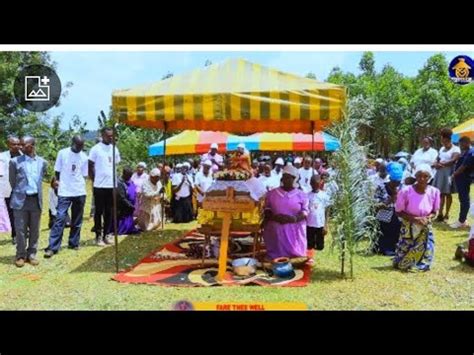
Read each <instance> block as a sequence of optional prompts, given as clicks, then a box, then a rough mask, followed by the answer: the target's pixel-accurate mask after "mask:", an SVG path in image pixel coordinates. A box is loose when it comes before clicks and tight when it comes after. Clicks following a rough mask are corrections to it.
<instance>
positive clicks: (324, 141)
mask: <svg viewBox="0 0 474 355" xmlns="http://www.w3.org/2000/svg"><path fill="white" fill-rule="evenodd" d="M212 143H217V144H218V146H219V148H218V151H219V152H221V153H223V152H225V151H232V150H236V149H237V145H238V144H239V143H245V147H246V148H247V149H248V150H250V151H256V150H258V151H311V150H312V149H313V145H312V140H311V135H310V134H302V133H255V134H252V135H250V136H237V135H232V134H229V133H225V132H212V131H183V132H181V133H180V134H177V135H175V136H173V137H171V138H168V139H167V140H166V154H167V155H177V154H203V153H206V152H208V151H209V149H210V147H211V144H212ZM338 148H339V142H338V140H337V139H336V138H334V137H333V136H331V135H329V134H327V133H324V132H316V133H315V134H314V150H316V151H334V150H336V149H338ZM148 153H149V155H150V156H157V155H163V153H164V142H163V141H161V142H159V143H155V144H153V145H151V146H150V147H149V148H148Z"/></svg>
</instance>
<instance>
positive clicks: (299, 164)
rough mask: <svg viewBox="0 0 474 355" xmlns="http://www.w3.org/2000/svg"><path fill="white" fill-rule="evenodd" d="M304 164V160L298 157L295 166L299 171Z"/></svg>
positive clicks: (294, 162)
mask: <svg viewBox="0 0 474 355" xmlns="http://www.w3.org/2000/svg"><path fill="white" fill-rule="evenodd" d="M302 163H303V159H301V157H296V158H295V160H294V161H293V166H294V167H295V168H296V169H298V170H299V169H301V164H302Z"/></svg>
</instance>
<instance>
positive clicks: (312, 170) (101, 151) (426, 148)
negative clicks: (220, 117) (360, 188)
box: [0, 128, 474, 271]
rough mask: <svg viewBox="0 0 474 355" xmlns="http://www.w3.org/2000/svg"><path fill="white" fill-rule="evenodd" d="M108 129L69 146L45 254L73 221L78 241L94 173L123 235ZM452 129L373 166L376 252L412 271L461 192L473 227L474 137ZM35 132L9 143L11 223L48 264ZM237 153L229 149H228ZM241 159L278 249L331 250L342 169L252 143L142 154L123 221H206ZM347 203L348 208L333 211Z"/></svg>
mask: <svg viewBox="0 0 474 355" xmlns="http://www.w3.org/2000/svg"><path fill="white" fill-rule="evenodd" d="M101 133H102V134H101V139H100V141H98V142H97V144H96V145H94V146H93V147H92V148H91V149H90V151H89V152H88V154H86V152H85V151H84V139H83V138H82V137H80V136H75V137H73V139H72V142H71V146H70V147H66V148H64V149H62V150H60V151H59V153H58V155H57V158H56V162H55V165H54V172H55V173H54V177H53V180H52V181H51V188H50V192H49V209H50V211H49V214H50V229H51V230H50V234H49V242H48V246H47V248H46V249H45V254H44V257H46V258H51V257H52V256H54V255H55V254H57V253H58V252H59V251H60V249H61V244H62V237H63V233H64V230H65V228H67V227H69V239H68V248H71V249H74V250H78V249H79V246H80V239H81V229H82V222H83V216H84V206H85V202H86V179H87V178H89V179H90V180H91V181H92V184H93V198H92V206H93V217H94V228H93V232H94V233H95V241H96V245H98V246H106V245H110V244H113V242H114V241H113V232H114V226H113V218H112V216H113V200H114V196H113V188H114V180H115V177H114V174H113V161H114V160H115V163H116V164H119V163H120V161H121V157H120V152H119V151H118V149H117V147H115V151H113V148H112V147H113V144H112V143H113V142H112V140H113V132H112V130H111V129H110V128H104V129H103V130H102V132H101ZM451 135H452V132H451V131H450V130H448V129H445V130H442V132H441V141H442V147H441V148H440V149H439V150H436V149H434V148H433V147H432V145H433V140H432V139H431V138H430V137H425V138H424V139H423V140H422V142H421V145H422V146H421V148H420V149H418V150H417V151H416V152H414V154H413V155H412V157H411V159H407V158H408V157H407V156H395V157H394V158H393V159H391V160H390V161H389V160H385V159H382V158H378V159H376V160H375V161H369V163H368V169H367V174H368V176H369V180H370V181H371V182H372V187H373V192H374V198H375V200H376V202H377V215H376V218H377V220H378V221H379V223H380V231H381V233H380V238H379V239H378V242H377V243H376V244H375V245H374V251H376V252H380V253H382V254H384V255H389V256H392V257H393V263H394V266H395V267H397V268H399V269H402V270H422V271H426V270H429V269H430V267H431V265H432V260H433V253H434V233H433V227H432V222H433V221H434V220H436V221H439V222H444V221H448V219H449V213H450V210H451V206H452V201H453V199H452V193H453V192H454V191H457V192H458V196H459V201H460V213H459V217H458V218H457V220H456V221H455V222H453V223H452V224H451V227H452V228H462V227H466V226H467V223H466V218H467V214H468V211H469V205H470V200H469V189H470V183H471V180H472V178H471V173H473V172H474V149H473V148H471V142H470V139H469V138H468V137H462V138H461V140H460V143H459V147H458V146H456V145H454V144H453V143H452V142H451ZM35 143H36V142H35V139H34V138H33V137H29V136H27V137H23V138H22V139H19V138H17V137H14V136H10V137H9V138H8V147H9V149H8V151H6V152H3V153H1V154H0V180H1V181H0V232H6V231H11V237H12V242H13V243H14V244H16V249H17V251H16V258H15V264H16V265H17V266H18V267H22V266H23V265H24V264H25V263H26V262H28V263H30V264H31V265H37V264H38V263H39V261H38V258H37V252H38V250H37V249H38V239H39V230H40V217H41V211H42V201H43V198H42V181H43V178H44V176H45V174H46V171H47V162H46V161H45V160H44V159H43V158H41V157H39V156H38V155H37V154H36V150H35ZM226 153H228V152H226ZM228 170H233V171H235V170H239V171H241V172H242V173H245V176H246V178H247V179H252V180H254V182H255V183H256V184H259V186H261V188H262V189H263V190H264V192H265V211H264V222H263V239H264V242H265V247H266V251H267V257H268V258H269V259H275V258H280V257H290V258H297V257H306V258H307V259H308V263H309V264H310V265H311V264H313V263H314V255H315V251H316V250H322V249H324V239H325V235H327V233H328V225H329V216H330V213H329V210H330V208H331V205H332V204H333V200H334V196H335V194H336V193H337V191H338V186H337V184H336V182H335V179H333V176H334V175H335V173H336V172H335V170H334V169H333V168H332V167H331V166H330V164H329V163H328V162H327V161H326V160H323V159H321V158H316V159H313V158H312V157H311V156H309V155H304V156H295V155H290V156H286V157H285V156H275V157H273V158H272V157H270V156H266V155H260V156H259V157H257V158H255V159H254V160H253V161H252V160H251V159H250V154H249V152H248V151H247V149H246V148H245V145H244V144H239V146H238V148H237V152H236V154H233V155H231V156H228V155H227V154H224V155H223V154H220V153H219V146H218V145H217V144H216V143H214V144H212V145H211V147H210V150H209V151H208V152H207V153H205V154H203V155H202V156H200V157H199V159H189V160H186V161H183V162H179V163H177V164H174V163H167V164H163V163H158V164H157V165H156V167H151V168H150V169H148V167H147V164H146V163H144V162H140V163H138V164H137V166H136V167H135V168H134V169H132V168H130V167H124V168H123V169H122V171H121V176H119V177H117V179H116V187H117V195H116V198H117V230H118V234H119V235H129V234H137V233H140V232H141V231H152V230H156V229H159V228H160V227H161V226H162V225H163V223H164V222H165V220H166V221H167V222H172V223H187V222H190V221H192V220H194V219H195V218H196V216H197V213H198V210H199V208H200V207H201V206H202V202H203V199H204V197H205V194H206V192H207V191H208V189H209V188H210V186H211V185H212V184H213V182H214V181H215V179H216V177H218V176H219V174H223V173H227V171H228ZM333 213H337V211H333ZM472 239H474V231H473V232H472V233H471V241H472ZM472 248H474V243H472V242H470V243H469V247H468V248H467V249H462V248H460V249H458V250H457V251H456V257H457V258H461V259H463V258H464V259H466V261H468V262H472V261H473V259H472V255H473V253H474V251H473V250H472Z"/></svg>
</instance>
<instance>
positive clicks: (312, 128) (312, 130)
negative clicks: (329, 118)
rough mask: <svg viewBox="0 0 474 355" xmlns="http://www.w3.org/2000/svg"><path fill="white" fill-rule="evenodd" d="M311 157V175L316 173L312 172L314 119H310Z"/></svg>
mask: <svg viewBox="0 0 474 355" xmlns="http://www.w3.org/2000/svg"><path fill="white" fill-rule="evenodd" d="M311 158H312V159H313V163H312V164H313V166H312V167H311V169H312V170H313V175H316V174H315V173H314V121H311Z"/></svg>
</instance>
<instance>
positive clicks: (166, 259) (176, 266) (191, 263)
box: [113, 230, 311, 287]
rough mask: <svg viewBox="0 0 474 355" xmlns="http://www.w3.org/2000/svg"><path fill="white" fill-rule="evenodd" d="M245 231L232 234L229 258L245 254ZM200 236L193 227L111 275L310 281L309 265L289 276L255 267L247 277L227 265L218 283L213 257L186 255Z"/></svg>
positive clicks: (163, 281)
mask: <svg viewBox="0 0 474 355" xmlns="http://www.w3.org/2000/svg"><path fill="white" fill-rule="evenodd" d="M247 236H248V235H246V234H242V233H240V234H235V235H233V238H231V240H232V242H231V243H229V245H230V255H229V260H232V258H237V257H240V256H242V255H243V254H247V253H249V252H251V250H252V239H251V238H247ZM203 243H204V238H203V237H202V236H201V235H199V234H198V233H197V232H196V231H194V230H193V231H190V232H188V233H187V234H186V235H185V236H184V237H182V238H180V239H177V240H175V241H173V242H171V243H168V244H166V245H164V246H163V247H161V248H159V249H157V250H155V251H153V252H152V253H151V254H150V255H148V256H146V257H145V258H144V259H142V260H141V261H140V262H139V263H138V264H137V265H135V266H134V267H132V268H131V269H130V270H128V271H125V272H121V273H118V274H117V275H115V276H114V277H113V279H114V280H116V281H118V282H125V283H141V284H151V285H163V286H188V287H189V286H219V285H225V286H227V285H260V286H286V287H301V286H306V285H307V284H308V283H309V282H310V276H311V267H309V266H307V265H302V266H301V268H295V275H294V276H293V277H292V278H288V279H282V278H278V277H274V276H271V275H269V274H268V273H266V272H265V271H264V270H262V269H258V270H257V273H256V274H255V275H254V276H251V277H245V278H242V277H238V276H234V275H233V273H232V270H231V267H230V266H228V269H227V273H226V276H225V281H224V282H223V283H222V284H219V283H218V282H217V281H216V279H215V277H216V275H217V261H216V260H215V259H206V260H205V262H204V265H201V259H197V258H196V257H194V258H193V257H189V256H188V255H189V254H190V253H189V252H190V251H191V250H199V248H201V250H202V246H203Z"/></svg>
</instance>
